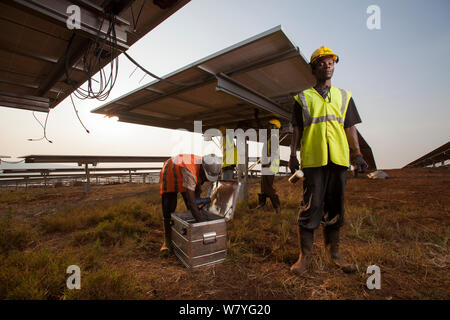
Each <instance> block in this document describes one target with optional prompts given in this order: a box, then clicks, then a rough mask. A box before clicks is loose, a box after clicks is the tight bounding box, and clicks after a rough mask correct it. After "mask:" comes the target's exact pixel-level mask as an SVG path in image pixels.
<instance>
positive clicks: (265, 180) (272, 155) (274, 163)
mask: <svg viewBox="0 0 450 320" xmlns="http://www.w3.org/2000/svg"><path fill="white" fill-rule="evenodd" d="M280 128H281V122H280V121H279V120H278V119H272V120H270V121H269V123H268V126H267V135H268V136H269V138H268V139H267V140H266V141H265V142H264V145H263V149H262V157H261V193H259V194H258V206H257V207H256V208H255V209H258V208H261V207H264V206H265V205H266V200H267V198H269V199H270V201H271V202H272V206H273V208H274V209H275V212H276V213H279V212H280V198H279V197H278V195H277V191H276V190H275V188H274V187H273V182H274V180H275V175H276V174H277V173H278V172H279V171H280V147H279V146H277V147H276V150H275V152H273V151H274V150H272V141H277V143H278V141H279V136H280V134H279V130H280ZM273 129H276V130H274V131H275V132H273V133H272V130H273Z"/></svg>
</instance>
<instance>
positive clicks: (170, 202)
mask: <svg viewBox="0 0 450 320" xmlns="http://www.w3.org/2000/svg"><path fill="white" fill-rule="evenodd" d="M181 195H182V197H183V200H184V203H185V204H186V208H188V210H189V204H188V201H187V197H186V192H181ZM177 196H178V192H166V193H163V194H162V196H161V204H162V212H163V217H164V219H168V220H170V215H171V214H172V213H173V212H175V210H176V209H177V200H178V199H177V198H178V197H177Z"/></svg>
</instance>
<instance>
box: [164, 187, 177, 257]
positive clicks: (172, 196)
mask: <svg viewBox="0 0 450 320" xmlns="http://www.w3.org/2000/svg"><path fill="white" fill-rule="evenodd" d="M161 204H162V211H163V218H164V243H163V246H162V247H161V250H164V249H166V248H170V247H171V236H170V234H171V226H170V220H171V214H172V213H173V212H175V210H176V208H177V193H176V192H166V193H163V194H162V196H161Z"/></svg>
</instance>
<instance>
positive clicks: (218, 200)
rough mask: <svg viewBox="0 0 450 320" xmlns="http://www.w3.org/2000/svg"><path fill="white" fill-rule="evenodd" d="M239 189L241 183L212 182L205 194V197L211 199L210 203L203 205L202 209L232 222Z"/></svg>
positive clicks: (229, 181)
mask: <svg viewBox="0 0 450 320" xmlns="http://www.w3.org/2000/svg"><path fill="white" fill-rule="evenodd" d="M240 188H241V183H240V182H239V181H233V180H217V181H215V182H213V183H212V184H211V185H210V187H209V189H208V194H207V197H209V198H211V202H210V203H208V204H207V205H205V206H204V207H203V209H204V210H206V211H208V212H210V213H212V214H214V215H217V216H219V217H222V218H225V221H230V220H232V219H233V215H234V210H236V205H237V200H238V197H239V189H240Z"/></svg>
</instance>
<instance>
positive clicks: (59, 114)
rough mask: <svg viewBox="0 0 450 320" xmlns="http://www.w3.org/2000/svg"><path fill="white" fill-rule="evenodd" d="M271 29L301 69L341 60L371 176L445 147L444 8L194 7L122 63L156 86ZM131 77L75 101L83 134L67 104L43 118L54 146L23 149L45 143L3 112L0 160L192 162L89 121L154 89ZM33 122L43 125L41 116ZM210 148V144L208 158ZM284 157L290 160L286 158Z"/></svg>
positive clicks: (148, 131)
mask: <svg viewBox="0 0 450 320" xmlns="http://www.w3.org/2000/svg"><path fill="white" fill-rule="evenodd" d="M371 5H376V6H378V8H379V9H380V15H379V17H380V29H372V30H371V29H369V28H368V24H367V21H368V20H369V21H372V20H371V19H372V16H373V12H372V11H371V12H369V13H368V12H367V9H368V7H369V6H371ZM278 25H281V28H282V30H283V31H284V33H285V34H286V35H287V36H288V37H289V39H290V40H291V41H292V42H293V43H294V45H296V46H298V47H299V49H300V51H301V53H302V54H303V56H304V57H305V58H306V59H307V60H308V61H309V59H310V56H311V54H312V53H313V51H314V50H315V49H317V48H318V47H320V46H322V45H325V46H327V47H329V48H331V49H332V50H333V51H334V52H336V53H337V54H338V55H339V58H340V61H339V63H338V64H337V65H336V68H335V73H334V76H333V79H332V84H333V85H334V86H337V87H340V88H344V89H347V90H350V91H351V92H352V95H353V98H354V101H355V103H356V106H357V109H358V112H359V114H360V116H361V119H362V123H361V124H358V125H357V128H358V130H359V131H360V132H361V134H362V135H363V136H364V138H365V139H366V141H367V142H368V143H369V144H370V146H371V147H372V151H373V153H374V156H375V160H376V163H377V166H378V168H380V169H393V168H401V167H403V166H405V165H406V164H408V163H409V162H411V161H413V160H415V159H417V158H419V157H420V156H422V155H424V154H425V153H427V152H429V151H431V150H433V149H435V148H437V147H439V146H441V145H443V144H444V143H446V142H448V141H449V140H450V126H449V124H448V120H449V119H450V106H449V101H450V81H449V78H448V77H449V75H450V59H449V58H448V57H447V56H446V53H449V52H450V1H448V0H442V1H441V0H430V1H422V0H421V1H414V0H396V1H392V0H389V1H388V0H386V1H384V0H383V1H382V0H371V1H365V0H340V1H328V0H323V1H309V0H308V1H306V0H304V1H303V0H226V1H219V0H192V1H191V2H190V3H188V4H187V5H186V6H184V7H183V8H182V9H181V10H179V11H178V12H176V13H175V14H173V15H172V16H171V17H169V18H168V19H167V20H165V21H164V22H163V23H161V24H160V25H159V26H158V27H156V28H155V29H154V30H152V31H151V32H150V33H148V34H147V35H146V36H145V37H143V38H142V39H140V40H139V41H138V42H137V43H135V44H134V45H133V46H132V47H131V48H130V49H129V51H128V53H129V54H130V55H131V56H132V57H133V58H134V59H135V60H137V61H138V62H139V63H141V64H142V65H143V66H144V67H145V68H146V69H148V70H150V71H151V72H153V73H155V74H157V75H160V76H163V75H166V74H169V73H171V72H173V71H175V70H177V69H179V68H182V67H184V66H186V65H187V64H190V63H193V62H195V61H197V60H200V59H202V58H204V57H206V56H208V55H210V54H213V53H215V52H217V51H220V50H222V49H224V48H226V47H229V46H231V45H233V44H235V43H237V42H240V41H243V40H246V39H248V38H250V37H253V36H255V35H257V34H259V33H262V32H264V31H266V30H268V29H271V28H273V27H275V26H278ZM134 69H135V67H134V65H132V64H131V63H130V62H129V61H128V60H127V59H126V58H125V57H124V56H123V55H121V56H120V57H119V75H118V79H117V82H116V85H115V87H114V88H113V90H112V92H111V94H110V96H109V98H108V99H107V100H106V101H97V100H88V101H86V100H77V99H75V105H76V107H77V109H78V111H79V115H80V118H81V119H82V121H83V123H84V125H85V126H86V127H87V128H88V129H89V131H90V133H89V134H88V133H87V132H86V131H85V130H84V129H83V127H82V126H81V124H80V123H79V122H78V120H77V117H76V115H75V111H74V110H73V106H72V104H71V102H70V99H66V100H64V101H63V102H62V103H61V104H60V105H58V106H57V107H56V108H55V109H53V110H52V111H51V112H50V114H49V117H48V123H47V137H48V138H49V139H50V140H52V141H53V143H48V142H47V141H46V140H41V141H28V139H30V138H31V139H32V138H41V137H42V133H43V131H42V128H41V126H40V125H39V123H38V122H37V121H36V120H35V119H34V117H33V114H32V112H31V111H25V110H16V109H11V108H6V107H0V128H1V129H0V155H7V156H11V157H12V159H11V160H15V159H16V157H19V156H24V155H30V154H57V155H62V154H83V155H128V156H151V155H172V154H174V153H176V152H189V151H190V150H189V149H190V148H191V145H192V144H191V143H190V141H192V139H193V135H192V134H188V133H183V132H180V131H174V130H167V129H160V128H155V127H148V126H142V125H136V124H128V123H122V122H117V121H114V120H113V119H107V118H104V117H103V116H102V115H96V114H92V113H91V112H90V111H91V110H93V109H95V108H97V107H99V106H101V105H103V104H105V103H107V102H108V101H111V100H113V99H115V98H117V97H119V96H122V95H124V94H126V93H128V92H130V91H132V90H134V89H136V88H137V87H139V86H142V85H143V84H145V83H149V82H151V81H153V80H154V79H152V78H151V77H150V76H146V77H144V79H142V78H143V76H144V73H143V72H142V71H141V70H136V71H135V72H134V73H133V75H131V73H132V72H133V70H134ZM130 75H131V76H130ZM35 115H36V117H38V118H39V119H40V120H41V121H42V122H44V121H45V117H46V114H45V113H39V112H36V113H35ZM185 141H186V143H184V142H185ZM180 142H183V143H180ZM188 142H189V143H188ZM174 145H177V146H178V147H179V149H180V150H174V147H173V146H174ZM180 146H181V147H180ZM214 148H216V147H215V145H212V143H209V145H208V146H207V147H205V153H206V152H208V151H209V150H214ZM206 149H207V150H206ZM252 150H253V149H252ZM255 150H256V149H255ZM251 153H252V151H251ZM251 155H252V154H251ZM281 155H282V159H287V158H288V155H289V151H288V149H287V148H286V149H284V150H282V152H281Z"/></svg>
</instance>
